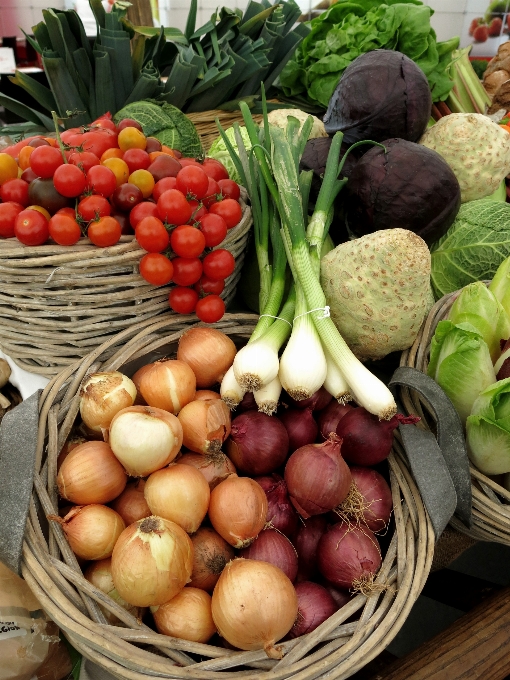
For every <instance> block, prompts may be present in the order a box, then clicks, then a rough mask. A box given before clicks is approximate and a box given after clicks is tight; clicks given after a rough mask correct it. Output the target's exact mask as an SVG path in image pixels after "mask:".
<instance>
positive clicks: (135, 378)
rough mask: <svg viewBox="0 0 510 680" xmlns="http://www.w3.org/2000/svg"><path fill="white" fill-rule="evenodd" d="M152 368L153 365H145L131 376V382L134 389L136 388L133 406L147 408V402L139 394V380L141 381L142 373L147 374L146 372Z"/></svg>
mask: <svg viewBox="0 0 510 680" xmlns="http://www.w3.org/2000/svg"><path fill="white" fill-rule="evenodd" d="M153 366H154V364H145V366H142V367H141V368H139V369H138V370H137V371H136V373H135V374H134V375H132V376H131V380H132V381H133V382H134V384H135V387H136V399H135V403H134V406H147V402H146V401H145V399H144V398H143V397H142V395H141V392H140V380H141V379H142V375H143V374H144V373H147V371H150V369H151V368H152V367H153Z"/></svg>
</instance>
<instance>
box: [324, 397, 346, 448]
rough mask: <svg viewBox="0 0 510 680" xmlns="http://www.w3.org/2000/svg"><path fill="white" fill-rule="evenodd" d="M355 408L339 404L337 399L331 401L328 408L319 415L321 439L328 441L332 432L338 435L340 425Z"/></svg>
mask: <svg viewBox="0 0 510 680" xmlns="http://www.w3.org/2000/svg"><path fill="white" fill-rule="evenodd" d="M353 408H354V406H352V405H351V404H339V403H338V402H337V401H336V399H333V400H332V401H330V402H329V404H328V405H327V406H326V408H325V409H323V410H322V411H321V412H320V413H318V414H317V424H318V425H319V432H320V436H321V439H322V440H326V439H327V438H328V437H329V435H330V434H331V433H332V432H335V433H336V428H337V427H338V423H339V422H340V421H341V420H342V418H343V417H344V416H345V415H346V414H347V413H349V411H352V409H353Z"/></svg>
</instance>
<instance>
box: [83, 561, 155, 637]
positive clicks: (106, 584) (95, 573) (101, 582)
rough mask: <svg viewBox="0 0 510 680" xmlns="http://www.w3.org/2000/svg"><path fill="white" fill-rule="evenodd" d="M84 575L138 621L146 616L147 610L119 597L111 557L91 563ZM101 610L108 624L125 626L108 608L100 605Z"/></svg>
mask: <svg viewBox="0 0 510 680" xmlns="http://www.w3.org/2000/svg"><path fill="white" fill-rule="evenodd" d="M83 575H84V576H85V578H86V579H87V581H90V583H92V585H93V586H95V587H96V588H98V589H99V590H100V591H101V592H103V593H105V595H108V596H109V597H111V598H112V600H114V602H116V603H117V604H118V605H119V606H120V607H122V608H123V609H125V610H126V611H127V612H129V613H130V614H131V615H132V616H134V617H135V618H136V619H141V618H142V616H143V615H144V614H145V611H146V610H145V609H144V608H142V607H134V606H133V605H131V604H128V603H127V602H126V601H125V600H123V599H122V598H121V597H120V596H119V594H118V593H117V591H116V590H115V585H114V583H113V578H112V558H111V557H107V558H106V559H105V560H96V561H95V562H91V563H90V564H89V566H88V567H87V569H86V570H85V571H84V572H83ZM99 608H100V609H101V611H102V612H103V614H104V615H105V617H106V620H107V621H108V623H110V624H111V625H112V626H119V625H123V624H122V623H121V622H120V621H119V619H118V618H117V617H116V616H115V614H112V612H111V611H110V610H109V609H106V607H104V606H102V605H99Z"/></svg>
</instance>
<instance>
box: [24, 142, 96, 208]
mask: <svg viewBox="0 0 510 680" xmlns="http://www.w3.org/2000/svg"><path fill="white" fill-rule="evenodd" d="M34 153H35V152H34ZM53 184H54V186H55V189H56V190H57V191H58V193H59V194H62V196H66V197H67V198H75V197H76V196H79V195H80V194H82V193H83V192H84V191H85V187H86V186H87V178H86V176H85V175H84V173H83V172H82V171H81V170H80V168H79V167H78V166H76V165H72V164H71V163H66V164H65V165H60V166H59V167H58V168H57V169H56V170H55V174H54V175H53Z"/></svg>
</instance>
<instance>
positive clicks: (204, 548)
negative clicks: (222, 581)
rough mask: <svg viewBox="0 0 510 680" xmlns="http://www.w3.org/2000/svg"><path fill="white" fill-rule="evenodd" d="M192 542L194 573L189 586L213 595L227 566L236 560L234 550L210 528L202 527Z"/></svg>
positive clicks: (192, 538)
mask: <svg viewBox="0 0 510 680" xmlns="http://www.w3.org/2000/svg"><path fill="white" fill-rule="evenodd" d="M191 542H192V543H193V571H192V573H191V581H190V583H189V585H190V586H193V587H195V588H202V590H206V591H207V592H209V593H212V591H213V590H214V586H215V585H216V583H217V582H218V579H219V577H220V574H221V572H222V571H223V569H224V568H225V565H226V564H227V563H228V562H230V560H233V559H234V555H235V553H234V548H232V546H231V545H229V544H228V543H227V542H226V541H225V539H223V538H222V537H221V536H220V535H219V534H218V533H217V532H216V531H214V529H211V528H210V527H200V529H198V531H196V532H195V533H194V534H193V536H191Z"/></svg>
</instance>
